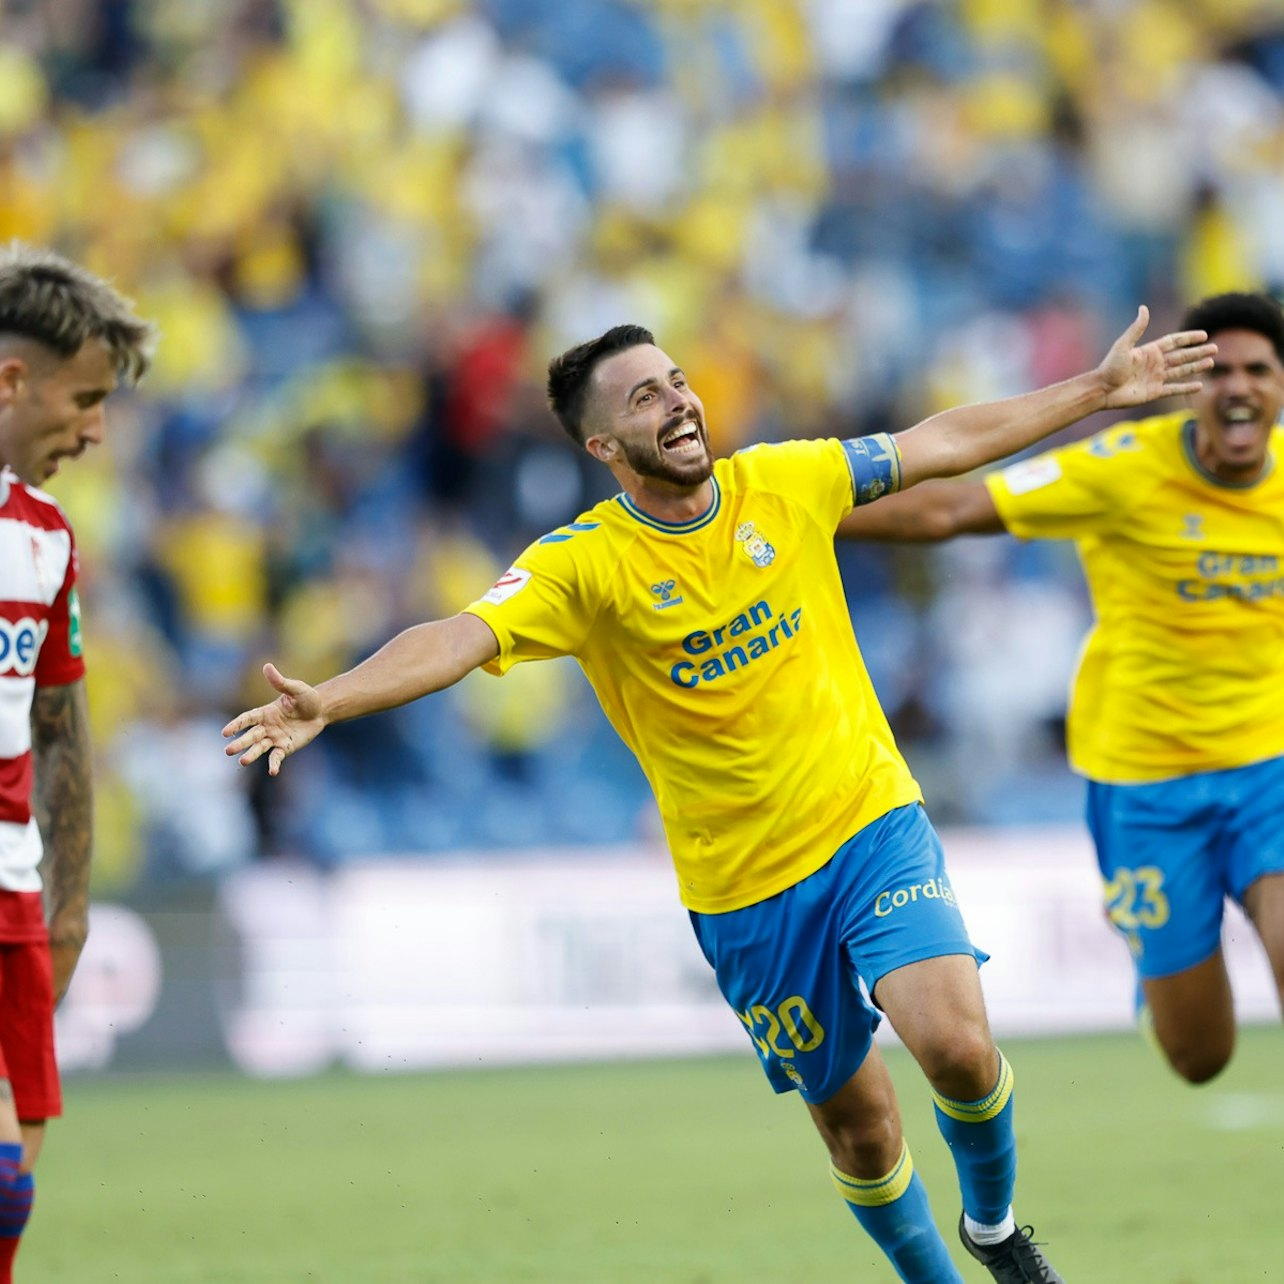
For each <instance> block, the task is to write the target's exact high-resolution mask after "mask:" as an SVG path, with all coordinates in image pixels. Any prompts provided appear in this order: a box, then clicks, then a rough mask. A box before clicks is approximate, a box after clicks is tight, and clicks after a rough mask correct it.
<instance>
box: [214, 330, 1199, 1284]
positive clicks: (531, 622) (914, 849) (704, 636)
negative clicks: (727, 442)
mask: <svg viewBox="0 0 1284 1284" xmlns="http://www.w3.org/2000/svg"><path fill="white" fill-rule="evenodd" d="M1145 323H1146V315H1145V312H1144V310H1143V311H1142V312H1141V313H1139V315H1138V318H1137V320H1136V322H1134V324H1133V325H1132V326H1130V327H1129V328H1128V330H1127V331H1125V333H1124V334H1123V335H1121V336H1120V338H1119V339H1118V340H1117V341H1116V343H1115V344H1114V346H1113V347H1112V348H1111V350H1110V352H1109V353H1108V354H1107V356H1106V358H1105V360H1104V361H1103V362H1102V363H1101V365H1100V366H1098V367H1097V369H1096V370H1094V371H1092V372H1089V373H1087V374H1085V375H1081V376H1078V377H1076V378H1075V379H1071V380H1067V381H1066V382H1065V383H1062V384H1057V385H1055V386H1053V387H1051V388H1045V389H1041V390H1040V391H1039V392H1035V393H1028V394H1026V395H1025V396H1022V397H1015V398H1010V399H1008V400H1007V401H1003V402H997V403H994V404H992V405H989V406H971V407H964V408H962V409H959V410H953V411H948V412H946V413H945V414H943V415H938V416H936V417H934V418H933V419H930V420H928V421H926V422H925V423H923V424H920V425H919V426H918V427H916V428H914V429H911V430H909V431H908V432H906V433H904V434H901V435H900V436H899V437H898V439H897V440H896V441H895V442H894V441H892V440H891V439H890V438H888V437H885V436H877V437H870V438H861V439H857V440H853V441H846V442H839V441H813V442H791V443H788V444H783V445H775V446H758V447H754V448H752V449H750V450H747V451H742V452H741V453H739V454H737V455H735V456H733V457H732V458H731V459H727V460H722V461H719V462H718V463H717V464H715V463H714V462H713V459H712V457H711V455H710V453H709V445H708V433H707V430H706V427H705V423H704V407H703V405H702V404H701V402H700V399H699V397H697V396H696V394H695V392H694V391H693V390H692V389H691V388H690V387H689V386H688V384H687V381H686V377H685V375H684V374H683V372H682V370H681V368H680V367H679V366H677V365H676V363H674V362H673V361H672V359H671V358H670V357H669V356H668V355H667V354H666V353H664V352H663V351H662V350H661V349H660V348H658V347H657V346H656V344H655V341H654V339H653V338H652V336H651V334H650V333H649V332H648V331H646V330H644V329H642V328H641V327H638V326H617V327H615V328H614V329H612V330H609V331H607V332H606V333H605V334H604V335H601V336H600V337H599V338H597V339H594V340H592V341H590V342H588V343H584V344H581V345H579V346H578V347H575V348H572V349H570V350H569V351H568V352H566V353H563V354H562V356H560V357H559V358H557V359H556V360H555V361H554V362H553V363H552V364H551V366H550V367H549V400H550V402H551V404H552V406H553V409H554V411H555V413H556V414H557V417H558V419H559V420H560V421H561V423H562V426H563V427H564V428H565V429H566V430H567V432H568V433H569V434H570V436H571V437H572V438H573V440H574V441H575V442H576V443H577V444H578V445H580V446H581V447H583V449H585V450H587V451H588V452H589V454H591V455H592V456H593V457H594V458H596V459H598V460H600V461H601V462H602V463H604V464H606V465H607V467H608V468H610V470H611V471H612V473H613V474H614V475H615V477H616V479H617V481H618V482H619V484H620V487H621V492H622V493H621V494H620V495H619V496H618V497H617V498H616V499H614V500H610V501H607V502H606V503H603V504H599V505H598V506H597V507H596V508H595V509H593V510H592V511H591V512H589V513H586V514H584V515H583V516H582V517H580V518H579V519H578V520H577V521H574V522H571V523H570V524H569V525H567V526H564V527H562V528H560V529H558V530H556V531H552V532H550V533H549V534H548V535H546V536H545V537H544V538H543V539H541V540H539V541H537V542H536V543H535V544H533V545H532V546H531V547H530V548H529V549H527V550H526V552H525V553H523V554H522V555H521V556H520V557H519V558H518V559H517V562H516V563H515V564H514V565H513V566H512V567H511V568H510V569H509V570H508V571H507V572H506V573H505V574H504V575H503V576H502V577H501V578H500V580H499V581H498V583H496V584H495V585H494V586H493V587H492V588H491V589H490V590H489V592H487V593H486V594H484V596H483V597H482V598H481V599H479V600H478V601H477V602H475V603H473V604H472V605H471V606H470V607H468V608H467V609H466V610H465V611H463V612H461V613H460V614H459V615H457V616H454V617H453V618H452V619H449V620H438V621H435V622H433V623H430V624H422V625H419V626H417V627H416V628H413V629H409V630H407V631H406V632H405V633H403V634H401V635H400V636H399V637H397V638H394V639H393V640H392V641H391V642H389V643H388V644H387V645H386V646H385V647H383V648H382V649H381V650H380V651H379V652H377V653H376V654H375V655H374V656H372V657H371V658H370V659H369V660H367V661H365V662H364V663H363V664H361V665H358V666H357V667H356V668H355V669H353V670H352V671H351V672H349V673H346V674H341V675H340V676H339V677H337V678H332V679H331V680H330V681H328V682H325V683H322V684H321V686H319V687H316V688H313V687H310V686H308V685H306V684H305V683H302V682H297V681H292V680H291V679H288V678H285V677H283V676H282V675H281V674H280V673H278V672H277V670H276V669H274V668H273V667H272V666H270V665H269V666H268V667H267V669H266V670H265V673H266V675H267V677H268V680H269V681H270V682H271V683H272V684H273V686H275V687H276V689H277V690H278V691H279V692H280V693H281V694H280V697H279V698H278V699H277V700H276V701H274V702H273V703H272V704H271V705H267V706H264V707H262V708H259V709H252V710H250V711H249V712H247V713H244V714H242V715H241V716H240V717H238V718H236V719H234V720H233V721H232V722H231V723H229V724H228V726H227V727H226V728H225V734H226V735H228V736H229V737H234V739H233V740H232V743H231V744H230V745H229V746H228V752H229V753H232V754H237V755H239V756H240V761H241V762H242V763H243V764H248V763H252V762H254V761H256V760H257V759H258V758H260V757H264V756H266V757H267V760H268V770H269V772H270V773H271V774H276V772H277V771H278V770H279V769H280V767H281V764H282V762H283V761H284V759H285V758H286V756H287V755H288V754H290V753H293V752H294V751H295V750H297V749H299V748H301V747H302V746H303V745H305V744H307V743H308V742H309V741H310V740H311V739H313V737H315V736H316V735H317V734H318V733H319V732H320V731H321V730H322V729H324V727H325V726H326V725H328V724H329V723H330V722H333V721H336V720H338V719H343V718H352V717H357V716H359V715H361V714H364V713H370V712H373V711H375V710H377V709H386V708H389V707H391V706H392V705H395V704H401V703H404V702H405V701H407V700H412V699H415V698H416V697H418V696H422V695H425V694H427V693H428V692H430V691H436V690H440V689H441V688H442V687H445V686H449V685H450V684H451V683H453V682H456V681H458V680H459V679H460V678H461V677H463V676H464V675H465V674H466V673H468V672H470V671H472V670H473V669H475V668H478V667H484V668H487V669H489V670H491V671H492V672H494V673H501V674H502V673H503V672H504V671H505V670H507V669H508V668H509V667H510V666H511V665H513V664H514V663H516V662H518V661H522V660H539V659H544V658H547V657H549V656H556V655H573V656H575V657H576V659H577V660H578V661H579V662H580V664H581V665H582V666H583V668H584V670H585V672H586V673H587V674H588V676H589V679H590V681H591V682H592V684H593V687H594V689H595V690H596V692H597V695H598V697H599V699H600V700H601V702H602V707H603V708H604V709H605V710H606V713H607V715H608V716H609V717H610V719H611V721H612V722H613V723H614V725H615V727H616V729H617V730H618V731H619V733H620V735H621V736H622V737H623V739H624V740H625V741H626V743H627V744H628V745H629V746H630V747H631V748H632V749H633V751H634V752H635V753H636V754H637V756H638V759H639V761H640V762H641V764H642V766H643V768H644V770H645V771H646V774H647V776H648V778H649V780H650V782H651V785H652V787H653V788H654V790H655V794H656V798H657V800H658V802H659V807H660V811H661V814H662V815H663V817H664V824H665V829H666V832H667V835H668V839H669V844H670V847H671V849H672V853H673V859H674V862H675V865H676V868H677V873H678V879H679V883H680V888H681V894H682V899H683V900H684V902H685V903H686V905H687V906H688V907H689V909H690V911H691V922H692V926H693V928H694V931H695V934H696V939H697V941H698V943H699V945H700V948H701V950H702V951H703V953H704V955H705V957H706V958H707V959H708V961H709V963H710V964H711V965H712V967H713V969H714V972H715V974H716V976H717V980H718V985H719V987H720V988H721V990H722V993H723V995H724V996H725V997H726V999H727V1001H728V1003H729V1004H730V1005H731V1007H732V1008H733V1009H734V1011H735V1012H736V1014H737V1016H738V1017H739V1018H740V1020H741V1021H742V1022H743V1023H744V1026H745V1030H746V1033H747V1035H748V1036H749V1038H750V1039H751V1041H752V1043H753V1045H754V1047H755V1048H756V1049H757V1050H758V1053H759V1056H760V1057H761V1060H762V1065H763V1070H764V1073H765V1074H766V1076H767V1078H768V1080H769V1082H770V1083H771V1084H772V1086H773V1087H774V1088H775V1089H776V1090H777V1091H781V1092H783V1091H792V1090H796V1091H798V1092H799V1093H800V1095H801V1096H802V1097H803V1099H804V1100H805V1101H806V1102H807V1104H808V1107H809V1108H810V1110H811V1112H812V1114H813V1116H814V1118H815V1120H816V1122H817V1125H818V1127H819V1128H820V1131H821V1133H822V1135H823V1136H824V1137H825V1139H826V1142H827V1144H828V1147H829V1152H830V1162H831V1176H832V1179H833V1183H834V1185H835V1187H836V1188H837V1190H838V1191H839V1193H840V1195H841V1196H842V1198H843V1199H844V1201H846V1203H847V1205H848V1206H849V1207H850V1208H851V1210H852V1212H853V1214H854V1215H855V1217H856V1218H857V1220H858V1221H859V1222H860V1224H861V1225H862V1226H863V1227H864V1228H865V1230H866V1231H868V1232H869V1234H870V1235H871V1236H873V1238H874V1239H875V1241H876V1242H877V1243H878V1245H879V1246H880V1248H881V1249H882V1251H883V1252H884V1254H885V1255H886V1256H887V1258H888V1260H889V1262H890V1263H891V1265H892V1268H893V1269H894V1270H895V1272H896V1274H897V1276H898V1277H899V1278H900V1279H902V1280H906V1281H915V1282H918V1284H961V1279H962V1277H961V1276H960V1275H959V1273H958V1270H957V1268H956V1267H955V1266H954V1264H953V1262H952V1261H951V1259H950V1256H949V1252H948V1250H947V1249H946V1247H945V1243H944V1241H943V1240H942V1238H941V1236H940V1233H939V1231H938V1230H937V1228H936V1225H935V1222H934V1221H933V1219H932V1214H931V1210H930V1208H929V1206H928V1202H927V1194H926V1191H925V1189H924V1186H923V1183H922V1180H921V1179H920V1178H919V1176H918V1174H917V1173H915V1171H914V1165H913V1162H912V1160H911V1158H910V1154H909V1150H908V1147H907V1146H906V1144H905V1139H904V1137H903V1135H902V1133H901V1129H900V1118H899V1114H898V1112H897V1108H896V1102H895V1094H894V1092H893V1090H892V1086H891V1081H890V1078H889V1076H888V1074H887V1070H886V1067H885V1066H884V1065H883V1063H882V1060H881V1058H880V1056H879V1053H878V1050H877V1048H876V1047H875V1046H874V1044H873V1042H872V1037H873V1032H874V1029H875V1028H876V1026H877V1025H878V1023H879V1020H880V1019H881V1017H880V1009H881V1011H884V1012H886V1013H887V1014H888V1016H889V1017H890V1018H891V1019H892V1021H893V1022H894V1023H896V1026H897V1029H898V1031H899V1032H900V1034H901V1036H902V1038H903V1039H904V1040H905V1042H906V1044H907V1045H908V1046H909V1047H910V1049H911V1050H912V1051H913V1052H914V1054H915V1056H917V1057H918V1059H919V1061H920V1063H921V1064H923V1065H924V1066H925V1067H928V1068H929V1069H928V1076H929V1079H930V1082H931V1085H932V1089H933V1096H934V1101H935V1105H936V1115H937V1120H938V1125H939V1127H940V1130H941V1132H942V1133H943V1135H944V1136H945V1138H946V1140H947V1142H948V1143H949V1144H950V1147H951V1150H952V1152H953V1154H954V1156H955V1163H956V1168H957V1171H958V1177H959V1186H960V1190H961V1193H962V1201H963V1217H962V1220H961V1222H960V1236H961V1238H962V1240H963V1244H964V1246H965V1248H966V1249H967V1251H968V1252H969V1253H971V1254H972V1255H973V1256H974V1257H976V1258H977V1259H978V1260H980V1261H981V1262H983V1263H984V1264H985V1266H986V1267H987V1269H988V1270H989V1271H990V1273H991V1275H992V1276H993V1277H994V1278H996V1279H1000V1280H1015V1279H1023V1280H1035V1279H1037V1280H1042V1281H1044V1284H1057V1281H1059V1280H1060V1278H1061V1277H1060V1276H1059V1275H1057V1273H1056V1272H1055V1271H1054V1270H1053V1268H1052V1267H1051V1266H1050V1265H1049V1264H1048V1262H1047V1259H1046V1258H1045V1257H1044V1255H1043V1253H1042V1251H1041V1249H1040V1247H1039V1246H1038V1245H1037V1244H1035V1243H1034V1242H1033V1241H1032V1240H1031V1238H1030V1236H1029V1234H1028V1228H1026V1229H1024V1230H1023V1229H1018V1227H1017V1225H1016V1221H1015V1219H1014V1217H1013V1213H1012V1206H1011V1205H1012V1194H1013V1190H1014V1187H1015V1180H1016V1138H1015V1133H1014V1130H1013V1122H1012V1120H1013V1103H1014V1095H1013V1077H1012V1072H1011V1067H1010V1066H1009V1065H1008V1064H1007V1062H1006V1061H1005V1060H1004V1058H1003V1057H1002V1055H1001V1054H1000V1053H999V1051H998V1050H997V1048H995V1046H994V1043H993V1041H992V1039H991V1038H990V1033H989V1028H988V1025H987V1023H986V1018H985V1005H984V1001H983V999H982V996H981V988H980V983H979V980H978V977H977V964H978V962H980V961H983V960H984V958H985V955H984V954H983V953H981V952H980V951H979V950H977V949H975V947H974V946H973V945H972V943H971V941H970V940H969V939H968V935H967V929H966V927H965V925H964V923H963V919H962V915H961V912H960V910H959V907H958V903H957V899H956V897H955V896H954V893H953V890H952V889H951V887H950V885H949V880H948V875H947V873H946V870H945V865H944V858H943V854H942V852H941V846H940V842H939V840H938V839H937V837H936V834H935V832H934V831H933V829H932V827H931V825H930V823H929V822H928V820H927V818H926V815H925V813H924V811H923V808H922V807H921V805H919V794H918V788H917V786H916V785H915V784H914V782H913V780H912V779H911V778H910V775H909V772H908V771H907V769H906V767H905V764H904V762H903V761H902V760H901V757H900V755H899V754H898V753H897V751H896V747H895V745H894V744H893V742H892V737H891V733H890V732H889V730H888V727H887V723H886V720H885V719H884V717H883V715H882V712H881V711H880V709H879V707H878V702H877V700H876V699H875V697H874V693H873V690H872V689H871V687H870V682H869V678H868V676H867V675H866V673H865V668H864V665H863V664H862V662H861V658H860V653H859V651H858V650H857V647H856V641H855V638H854V636H853V633H852V626H851V621H850V619H849V617H848V613H847V607H846V603H845V601H844V597H843V592H842V586H841V583H840V581H839V576H838V570H837V565H836V562H835V558H834V550H833V535H834V530H835V527H836V526H837V525H838V522H839V521H840V520H841V519H842V517H843V515H844V514H845V513H847V512H849V511H850V510H851V509H852V507H853V506H854V505H856V504H864V503H869V502H871V501H873V500H877V499H879V498H880V497H881V496H883V495H885V494H888V493H890V492H893V491H895V490H897V489H899V488H900V487H902V486H912V485H914V484H915V483H917V482H918V481H921V480H922V479H923V478H925V477H934V476H945V475H952V474H956V473H959V472H964V471H967V470H968V469H971V468H974V467H976V466H978V465H979V464H981V463H985V462H988V461H990V460H993V459H997V458H999V457H1001V456H1002V455H1005V454H1008V453H1010V452H1012V451H1014V450H1017V449H1020V448H1021V447H1023V446H1026V445H1028V444H1030V443H1031V442H1033V441H1036V440H1038V439H1039V438H1041V437H1043V436H1046V435H1047V434H1048V433H1049V432H1052V431H1053V430H1055V429H1056V428H1058V427H1061V426H1063V425H1064V424H1066V423H1070V422H1072V421H1073V420H1075V419H1077V418H1079V417H1080V416H1082V415H1084V414H1088V413H1089V412H1091V411H1093V410H1097V409H1101V408H1104V407H1106V406H1111V405H1136V404H1140V403H1141V402H1144V401H1147V400H1150V399H1151V398H1153V397H1155V396H1159V395H1161V394H1162V393H1164V392H1168V391H1193V390H1194V389H1196V388H1197V387H1198V386H1199V385H1198V382H1197V381H1196V380H1195V379H1194V376H1196V375H1197V374H1198V373H1199V372H1200V371H1202V370H1203V369H1205V368H1207V366H1208V364H1209V359H1210V353H1211V349H1210V348H1209V347H1207V346H1204V345H1203V340H1204V338H1205V337H1206V336H1205V335H1203V334H1202V333H1201V332H1193V333H1189V334H1184V335H1169V336H1166V337H1165V338H1163V339H1160V340H1156V341H1155V342H1153V343H1149V344H1146V345H1145V346H1144V347H1138V346H1137V340H1138V338H1139V337H1140V335H1141V332H1142V330H1143V329H1144V327H1145ZM862 984H863V986H864V988H865V991H867V992H868V993H869V994H872V995H874V996H875V997H876V1000H877V1005H878V1006H877V1007H876V1006H875V1005H874V1004H872V1003H871V1002H870V1001H869V999H868V998H866V996H865V993H863V992H862Z"/></svg>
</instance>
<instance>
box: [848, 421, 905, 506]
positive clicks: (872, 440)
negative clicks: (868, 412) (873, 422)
mask: <svg viewBox="0 0 1284 1284" xmlns="http://www.w3.org/2000/svg"><path fill="white" fill-rule="evenodd" d="M842 446H843V454H844V455H846V457H847V468H848V470H849V471H850V472H851V475H852V502H853V506H854V507H859V506H860V505H861V504H869V503H872V502H873V501H874V500H876V499H877V498H878V497H879V496H880V495H889V494H892V493H894V492H895V491H898V490H900V488H901V452H900V450H899V449H897V446H896V443H895V442H894V441H893V440H892V437H891V434H890V433H885V432H876V433H874V434H872V435H871V436H869V437H852V438H849V439H848V440H847V441H844V442H843V443H842Z"/></svg>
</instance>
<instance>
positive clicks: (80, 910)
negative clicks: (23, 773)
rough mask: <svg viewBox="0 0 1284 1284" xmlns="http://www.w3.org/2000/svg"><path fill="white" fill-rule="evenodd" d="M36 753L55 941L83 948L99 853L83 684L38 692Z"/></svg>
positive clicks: (35, 803) (37, 803)
mask: <svg viewBox="0 0 1284 1284" xmlns="http://www.w3.org/2000/svg"><path fill="white" fill-rule="evenodd" d="M31 752H32V765H33V767H34V772H35V790H34V794H33V797H32V808H33V811H34V812H35V816H36V823H37V824H38V825H39V827H40V836H41V838H42V839H43V841H44V848H45V854H44V859H43V860H42V862H41V872H42V873H43V875H44V880H45V901H46V906H47V909H48V913H49V920H50V928H51V939H52V941H53V943H54V944H55V945H57V944H66V945H71V946H73V947H75V948H78V947H79V946H80V945H81V944H83V943H84V934H85V931H86V930H87V919H88V913H89V858H90V855H91V852H92V848H93V768H92V764H91V761H90V744H89V718H88V712H87V709H86V706H85V684H84V682H83V680H82V681H79V682H71V683H68V684H67V685H66V686H58V687H38V688H37V689H36V693H35V698H34V700H33V701H32V705H31ZM59 934H61V935H62V937H63V939H62V940H61V941H60V940H59V939H58V938H59ZM76 938H78V939H76Z"/></svg>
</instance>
